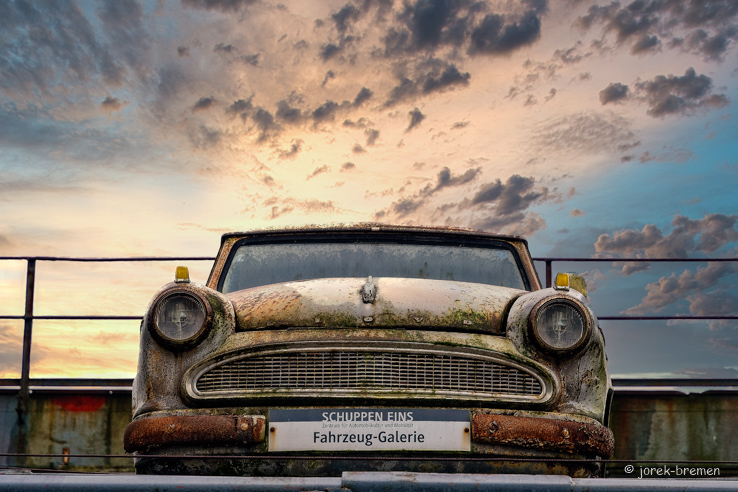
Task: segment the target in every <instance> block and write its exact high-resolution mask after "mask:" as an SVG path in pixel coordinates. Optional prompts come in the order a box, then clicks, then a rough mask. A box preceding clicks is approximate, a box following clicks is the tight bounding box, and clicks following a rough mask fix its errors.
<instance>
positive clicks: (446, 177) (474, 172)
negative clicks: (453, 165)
mask: <svg viewBox="0 0 738 492" xmlns="http://www.w3.org/2000/svg"><path fill="white" fill-rule="evenodd" d="M481 172H482V168H481V167H476V168H472V169H467V170H466V171H465V172H464V174H461V175H459V176H452V175H451V170H450V169H449V168H447V167H444V168H443V169H441V170H440V171H439V172H438V183H437V184H436V188H435V190H434V191H438V190H440V189H441V188H446V187H448V186H460V185H463V184H466V183H469V182H471V181H474V180H475V179H476V178H477V176H478V175H479V173H481Z"/></svg>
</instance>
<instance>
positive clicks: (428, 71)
mask: <svg viewBox="0 0 738 492" xmlns="http://www.w3.org/2000/svg"><path fill="white" fill-rule="evenodd" d="M412 71H413V73H412V74H410V75H409V76H402V77H401V78H400V81H399V85H397V86H395V87H394V88H393V89H392V90H391V91H390V94H389V97H388V98H387V101H386V102H385V104H384V105H385V107H391V106H394V105H396V104H399V103H401V102H406V101H412V100H414V99H417V98H418V97H420V96H426V95H428V94H432V93H436V92H446V91H448V90H453V89H455V88H458V87H466V86H468V85H469V79H470V78H471V74H469V73H468V72H466V73H462V72H460V71H459V69H458V68H457V67H456V66H455V65H453V64H449V63H447V62H445V61H442V60H439V59H436V58H433V59H429V60H425V61H423V62H422V63H419V64H418V66H417V67H415V68H414V69H413V70H412Z"/></svg>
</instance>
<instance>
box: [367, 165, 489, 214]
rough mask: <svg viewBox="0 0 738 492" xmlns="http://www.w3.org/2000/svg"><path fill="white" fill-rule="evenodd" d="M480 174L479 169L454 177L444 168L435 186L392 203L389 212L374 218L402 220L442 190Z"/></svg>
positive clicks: (470, 180)
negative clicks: (386, 217)
mask: <svg viewBox="0 0 738 492" xmlns="http://www.w3.org/2000/svg"><path fill="white" fill-rule="evenodd" d="M481 172H482V169H481V168H473V169H467V170H466V171H465V172H464V173H463V174H461V175H456V176H454V175H453V174H452V173H451V170H450V169H449V168H448V167H444V168H443V169H441V170H440V171H439V172H438V175H437V177H436V184H435V186H434V185H431V184H427V185H426V186H425V187H424V188H422V189H421V190H419V191H418V192H417V193H415V194H414V195H412V196H410V197H403V198H401V199H400V200H398V201H396V202H394V203H392V205H391V206H390V210H389V211H381V212H378V214H380V215H377V214H375V217H377V216H379V217H384V216H386V215H388V214H389V213H392V214H394V215H395V216H397V217H398V218H404V217H405V216H407V215H408V214H410V213H412V212H415V211H416V210H418V209H420V207H422V206H424V205H425V204H426V203H427V202H428V201H429V200H430V198H431V197H432V196H433V195H435V194H436V193H437V192H439V191H441V190H442V189H444V188H449V187H454V186H461V185H464V184H467V183H470V182H472V181H474V180H475V179H476V178H477V176H478V175H479V174H480V173H481Z"/></svg>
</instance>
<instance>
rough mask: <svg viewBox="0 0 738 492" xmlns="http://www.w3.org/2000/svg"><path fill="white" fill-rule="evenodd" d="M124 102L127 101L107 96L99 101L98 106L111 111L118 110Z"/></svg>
mask: <svg viewBox="0 0 738 492" xmlns="http://www.w3.org/2000/svg"><path fill="white" fill-rule="evenodd" d="M126 104H128V103H127V102H122V101H121V100H120V99H118V98H117V97H111V96H108V97H106V98H105V99H103V102H101V103H100V107H101V108H102V109H104V110H105V111H108V112H111V113H112V112H113V111H119V110H121V109H123V106H125V105H126Z"/></svg>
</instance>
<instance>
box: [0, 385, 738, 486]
mask: <svg viewBox="0 0 738 492" xmlns="http://www.w3.org/2000/svg"><path fill="white" fill-rule="evenodd" d="M16 391H17V390H16ZM16 391H13V390H11V389H8V388H6V389H5V390H0V452H2V453H17V452H22V451H23V446H22V444H21V443H20V442H19V440H20V438H21V437H22V434H23V432H25V433H26V435H27V440H26V442H27V447H26V448H25V452H27V453H32V454H62V453H63V452H64V448H68V450H69V453H70V454H71V455H72V456H71V457H70V458H69V465H64V464H63V459H62V458H60V457H29V458H25V459H24V458H16V457H7V456H0V466H25V467H32V468H52V469H60V468H61V469H64V468H66V469H71V470H96V471H102V470H107V471H111V470H118V471H127V470H132V464H133V463H132V460H131V459H129V458H104V457H95V458H85V459H82V458H75V457H74V456H73V455H75V454H95V455H111V454H112V455H122V454H125V452H124V451H123V431H124V429H125V426H126V425H127V424H128V422H130V416H131V396H130V390H124V389H117V390H111V391H107V390H106V391H90V390H86V389H76V390H75V389H70V388H65V389H61V388H58V389H54V390H46V391H42V390H34V391H33V393H32V394H31V399H30V405H29V415H28V424H27V426H26V427H25V428H22V427H19V425H18V416H17V412H16V406H17V403H16ZM610 424H611V428H612V430H613V432H614V434H615V456H614V458H615V459H618V460H654V461H657V462H665V461H668V460H709V461H738V392H705V393H700V394H684V393H680V392H666V391H650V392H644V391H638V392H633V391H629V392H616V393H615V399H614V401H613V408H612V417H611V422H610ZM713 466H719V467H720V468H721V476H729V475H732V476H735V475H736V474H738V469H736V467H735V465H727V464H720V465H713ZM623 467H624V464H616V465H611V466H610V474H611V475H613V476H629V475H628V474H626V473H624V472H623Z"/></svg>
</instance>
